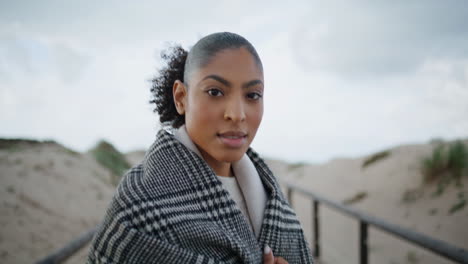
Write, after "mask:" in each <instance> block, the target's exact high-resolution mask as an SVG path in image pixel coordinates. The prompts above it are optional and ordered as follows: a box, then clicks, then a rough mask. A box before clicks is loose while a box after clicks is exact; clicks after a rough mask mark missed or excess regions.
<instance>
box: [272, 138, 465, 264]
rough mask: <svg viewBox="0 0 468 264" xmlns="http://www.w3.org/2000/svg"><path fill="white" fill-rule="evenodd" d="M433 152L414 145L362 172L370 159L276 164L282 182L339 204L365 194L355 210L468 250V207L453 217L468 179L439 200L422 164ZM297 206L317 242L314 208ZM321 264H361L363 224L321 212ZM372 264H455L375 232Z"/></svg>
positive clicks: (300, 200) (303, 201)
mask: <svg viewBox="0 0 468 264" xmlns="http://www.w3.org/2000/svg"><path fill="white" fill-rule="evenodd" d="M432 148H433V146H432V145H430V144H425V145H408V146H400V147H396V148H393V149H390V155H389V156H388V157H386V158H384V159H382V160H380V161H377V162H375V163H374V164H371V165H370V166H368V167H366V168H365V169H362V167H361V165H362V163H363V161H364V158H365V157H363V158H358V159H335V160H332V161H330V162H327V163H325V164H319V165H304V166H290V165H289V166H288V165H287V164H284V163H281V162H278V161H270V165H271V167H273V169H274V170H275V171H276V172H278V173H277V174H278V175H279V176H280V178H281V179H282V180H286V181H291V182H294V183H296V184H299V185H301V186H302V187H306V188H308V189H310V190H311V191H314V192H316V193H318V194H321V195H322V196H325V197H328V198H330V199H333V200H335V201H338V202H343V201H345V200H350V198H353V197H355V196H356V194H361V196H363V195H362V194H365V198H363V199H362V200H361V201H358V202H355V203H354V204H351V205H350V206H352V207H353V208H356V209H358V210H361V211H362V212H365V213H367V214H368V215H372V216H375V217H378V218H381V219H383V220H385V221H387V222H390V223H393V224H397V225H400V226H402V227H406V228H409V229H411V230H414V231H417V232H420V233H423V234H425V235H429V236H431V237H434V238H437V239H440V240H443V241H446V242H449V243H451V244H453V245H455V246H458V247H462V248H465V249H468V228H467V227H468V206H465V208H463V209H462V210H460V211H457V212H455V213H453V214H450V213H449V209H450V208H451V207H452V206H453V205H454V204H456V203H457V202H458V201H459V197H458V196H459V195H464V197H468V177H464V178H463V181H462V184H463V187H455V184H454V183H452V184H451V185H449V186H448V187H447V188H446V190H445V191H444V192H443V193H442V194H441V195H440V196H437V197H434V196H433V194H434V193H435V191H436V189H437V185H436V184H430V185H424V184H423V181H422V179H423V177H422V174H421V170H420V164H421V163H420V161H421V159H423V158H424V157H426V156H428V155H430V153H431V151H432ZM292 200H293V201H292V202H293V205H294V208H295V210H296V212H297V214H298V216H299V217H300V220H301V223H302V225H303V227H304V231H305V232H306V234H307V236H308V239H309V241H310V242H312V240H311V227H312V223H311V208H312V205H311V202H310V200H309V199H307V198H305V197H304V196H302V195H300V194H295V195H293V198H292ZM320 223H321V226H320V231H321V241H320V243H321V247H322V251H321V254H322V258H321V259H322V262H321V263H358V259H359V257H358V252H359V250H358V244H357V242H358V238H359V236H358V234H359V233H358V227H359V226H358V222H357V221H356V220H354V219H353V218H350V217H348V216H347V215H343V214H342V213H338V212H337V211H335V210H332V209H329V208H327V207H325V206H322V207H320ZM369 240H370V242H369V244H370V246H369V248H370V255H369V259H370V263H453V262H450V261H446V260H445V259H444V258H441V257H438V256H435V255H434V254H432V253H428V251H426V250H422V249H421V248H419V247H416V246H413V245H412V244H410V243H408V242H405V241H402V240H400V239H397V238H394V237H393V236H391V235H387V233H384V232H382V231H380V230H377V229H375V228H370V231H369Z"/></svg>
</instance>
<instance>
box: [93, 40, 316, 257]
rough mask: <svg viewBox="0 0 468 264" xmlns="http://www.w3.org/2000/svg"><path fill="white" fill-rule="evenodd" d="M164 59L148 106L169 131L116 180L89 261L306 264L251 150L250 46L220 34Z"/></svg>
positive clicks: (258, 68)
mask: <svg viewBox="0 0 468 264" xmlns="http://www.w3.org/2000/svg"><path fill="white" fill-rule="evenodd" d="M162 57H163V59H164V60H165V61H166V62H167V66H166V67H164V68H163V69H162V70H161V71H160V72H159V75H158V76H157V77H156V78H155V79H154V80H153V87H152V89H151V91H152V93H153V95H154V99H153V100H152V101H151V102H152V103H155V105H156V109H155V111H157V112H158V113H159V116H160V121H161V123H163V124H166V125H170V126H171V129H162V130H160V131H159V132H158V134H157V137H156V141H155V142H154V143H153V145H152V146H151V147H150V148H149V150H148V151H147V153H146V155H145V158H144V160H143V161H142V163H141V164H139V165H138V166H135V167H133V168H132V169H131V170H130V171H128V172H127V173H126V175H125V176H124V177H123V179H122V181H121V182H120V184H119V186H118V188H117V192H116V194H115V196H114V198H113V200H112V203H111V205H110V207H109V209H108V211H107V215H106V217H105V219H104V222H103V224H102V225H101V226H100V229H99V230H98V232H97V235H96V236H95V238H94V240H93V244H92V246H91V251H90V253H89V258H88V263H262V262H263V263H312V257H311V253H310V249H309V246H308V243H307V242H306V240H305V238H304V234H303V231H302V228H301V225H300V223H299V221H298V220H297V217H296V215H295V213H294V211H293V210H292V209H291V207H290V206H289V204H288V202H287V201H286V200H285V199H284V196H283V194H282V192H281V190H280V187H279V185H278V182H277V181H276V179H275V177H274V176H273V174H272V173H271V171H270V170H269V169H268V167H267V165H266V164H265V163H264V161H263V160H262V159H261V158H260V157H259V156H258V154H257V153H255V152H254V151H253V150H252V149H251V148H249V146H250V143H251V142H252V140H253V139H254V137H255V134H256V132H257V129H258V127H259V125H260V122H261V120H262V115H263V92H264V80H263V67H262V62H261V60H260V58H259V56H258V54H257V52H256V51H255V48H254V47H253V46H252V44H250V43H249V42H248V41H247V40H246V39H244V38H243V37H241V36H239V35H237V34H233V33H228V32H223V33H215V34H211V35H208V36H206V37H204V38H202V39H201V40H199V41H198V42H197V43H196V44H195V45H194V46H193V47H192V48H191V49H190V52H188V53H187V52H186V51H185V50H183V49H182V48H181V47H175V48H173V49H172V50H171V51H169V53H166V54H163V55H162ZM262 249H263V250H262Z"/></svg>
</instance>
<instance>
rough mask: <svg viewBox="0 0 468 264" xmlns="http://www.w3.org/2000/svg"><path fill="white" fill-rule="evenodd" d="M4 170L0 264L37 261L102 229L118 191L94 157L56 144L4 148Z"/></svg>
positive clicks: (78, 259)
mask: <svg viewBox="0 0 468 264" xmlns="http://www.w3.org/2000/svg"><path fill="white" fill-rule="evenodd" d="M0 170H1V176H0V180H1V185H0V186H1V187H0V199H1V204H0V215H1V218H0V219H1V220H0V263H31V262H34V261H37V260H39V259H40V258H42V257H44V256H46V255H48V254H50V253H52V252H53V251H55V250H56V249H58V248H60V247H62V246H63V245H64V244H65V243H68V242H69V241H70V240H71V239H73V238H75V237H76V236H78V235H79V234H81V233H83V232H85V231H86V230H89V229H90V228H92V227H93V226H95V225H97V224H98V223H99V221H101V219H102V217H103V215H104V213H105V209H106V208H107V205H108V203H109V202H110V199H111V197H112V194H113V191H114V187H113V186H111V185H110V184H109V180H110V172H109V171H107V170H106V169H104V168H102V167H101V166H100V165H98V164H97V163H96V161H95V160H94V159H93V158H92V157H90V156H88V155H84V154H79V153H78V154H74V153H72V152H70V151H67V150H66V149H65V148H63V147H61V146H59V145H57V144H53V143H49V144H40V145H29V144H23V145H22V146H17V147H15V148H13V149H7V150H6V149H1V150H0ZM85 251H86V250H83V252H82V253H81V256H79V255H78V256H75V257H74V258H73V259H71V260H70V261H69V263H83V262H84V255H86V253H85Z"/></svg>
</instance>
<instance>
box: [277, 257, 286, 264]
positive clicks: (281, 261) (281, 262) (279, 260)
mask: <svg viewBox="0 0 468 264" xmlns="http://www.w3.org/2000/svg"><path fill="white" fill-rule="evenodd" d="M274 264H288V262H287V261H286V260H285V259H284V258H282V257H275V262H274Z"/></svg>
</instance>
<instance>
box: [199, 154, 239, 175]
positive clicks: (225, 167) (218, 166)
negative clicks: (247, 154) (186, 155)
mask: <svg viewBox="0 0 468 264" xmlns="http://www.w3.org/2000/svg"><path fill="white" fill-rule="evenodd" d="M200 154H201V155H202V156H203V159H204V160H205V161H206V163H208V165H209V166H210V167H211V169H213V171H214V172H215V173H216V175H218V176H223V177H233V176H234V174H233V172H232V164H231V163H230V162H222V161H218V160H216V159H214V158H213V157H211V156H210V155H208V154H207V153H205V152H204V151H200Z"/></svg>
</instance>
